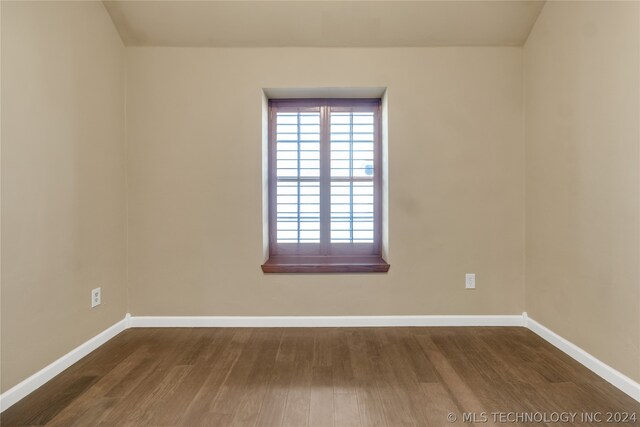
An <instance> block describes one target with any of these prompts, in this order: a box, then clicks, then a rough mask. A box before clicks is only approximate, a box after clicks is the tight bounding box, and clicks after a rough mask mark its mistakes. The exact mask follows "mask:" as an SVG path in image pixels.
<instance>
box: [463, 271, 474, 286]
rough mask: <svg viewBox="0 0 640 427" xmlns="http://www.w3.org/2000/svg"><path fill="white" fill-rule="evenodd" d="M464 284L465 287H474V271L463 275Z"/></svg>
mask: <svg viewBox="0 0 640 427" xmlns="http://www.w3.org/2000/svg"><path fill="white" fill-rule="evenodd" d="M464 286H465V288H467V289H475V288H476V274H475V273H467V274H465V275H464Z"/></svg>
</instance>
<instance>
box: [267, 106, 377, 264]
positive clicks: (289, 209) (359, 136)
mask: <svg viewBox="0 0 640 427" xmlns="http://www.w3.org/2000/svg"><path fill="white" fill-rule="evenodd" d="M379 109H380V101H379V100H369V99H368V100H359V99H358V100H344V99H340V100H275V101H273V100H272V101H270V112H269V115H270V117H269V118H270V122H269V125H270V154H269V173H270V174H269V188H270V194H269V206H270V220H269V223H270V224H269V225H270V229H269V232H270V255H271V256H274V255H275V256H287V255H289V256H313V257H323V256H329V257H331V256H333V257H336V256H341V257H348V256H351V255H353V256H363V255H366V256H374V255H377V256H379V255H380V252H381V249H380V240H381V239H380V234H381V231H380V206H381V201H380V187H381V185H380V183H381V175H380V164H381V162H380V141H379V138H380V118H379V117H380V115H379Z"/></svg>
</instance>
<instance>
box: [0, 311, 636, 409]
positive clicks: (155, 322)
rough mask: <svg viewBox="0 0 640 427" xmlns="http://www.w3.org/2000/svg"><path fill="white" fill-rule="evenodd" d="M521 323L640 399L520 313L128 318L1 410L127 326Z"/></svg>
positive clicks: (7, 396) (5, 398) (19, 390)
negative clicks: (486, 314)
mask: <svg viewBox="0 0 640 427" xmlns="http://www.w3.org/2000/svg"><path fill="white" fill-rule="evenodd" d="M388 326H524V327H526V328H528V329H530V330H531V331H533V332H534V333H536V334H537V335H539V336H540V337H542V338H543V339H545V340H546V341H548V342H549V343H550V344H552V345H553V346H555V347H557V348H558V349H560V350H562V351H563V352H565V353H566V354H568V355H569V356H571V357H572V358H573V359H575V360H576V361H578V362H579V363H581V364H583V365H584V366H586V367H587V368H588V369H590V370H591V371H593V372H595V373H596V374H597V375H599V376H600V377H602V378H603V379H605V380H606V381H608V382H610V383H611V384H612V385H614V386H615V387H617V388H618V389H620V390H621V391H623V392H624V393H626V394H627V395H629V396H631V397H632V398H634V399H635V400H637V401H639V402H640V384H638V383H637V382H635V381H633V380H632V379H631V378H629V377H627V376H625V375H624V374H622V373H620V372H618V371H616V370H615V369H613V368H612V367H610V366H608V365H607V364H605V363H604V362H602V361H600V360H598V359H596V358H595V357H593V356H592V355H590V354H589V353H587V352H586V351H584V350H582V349H581V348H580V347H578V346H576V345H575V344H573V343H571V342H570V341H568V340H566V339H564V338H562V337H561V336H559V335H558V334H556V333H554V332H552V331H551V330H549V329H547V328H546V327H544V326H542V325H541V324H540V323H538V322H536V321H535V320H533V319H531V318H530V317H528V316H527V313H523V314H522V315H503V316H501V315H495V316H493V315H488V316H485V315H477V316H473V315H471V316H130V315H129V314H127V315H126V316H125V318H124V319H122V320H121V321H119V322H118V323H116V324H115V325H113V326H111V327H110V328H108V329H107V330H105V331H103V332H101V333H100V334H98V335H96V336H95V337H93V338H91V339H90V340H88V341H87V342H85V343H84V344H81V345H80V346H78V347H77V348H75V349H74V350H72V351H70V352H69V353H67V354H66V355H64V356H62V357H61V358H59V359H58V360H56V361H55V362H53V363H51V364H50V365H49V366H47V367H45V368H43V369H41V370H40V371H38V372H37V373H35V374H33V375H32V376H30V377H29V378H27V379H26V380H24V381H22V382H21V383H20V384H18V385H16V386H14V387H12V388H11V389H9V390H7V391H6V392H4V393H2V395H0V412H2V411H4V410H5V409H7V408H9V407H10V406H12V405H13V404H15V403H16V402H18V401H19V400H21V399H22V398H24V397H25V396H27V395H28V394H29V393H31V392H33V391H35V390H36V389H38V388H39V387H40V386H42V385H43V384H45V383H46V382H47V381H49V380H51V379H52V378H53V377H55V376H56V375H58V374H59V373H61V372H62V371H64V370H65V369H67V368H68V367H69V366H71V365H73V364H74V363H76V362H77V361H78V360H80V359H82V358H83V357H84V356H86V355H87V354H89V353H90V352H92V351H93V350H95V349H97V348H98V347H100V346H101V345H102V344H104V343H106V342H107V341H109V340H110V339H111V338H113V337H115V336H116V335H117V334H119V333H120V332H122V331H124V330H125V329H128V328H163V327H164V328H186V327H218V328H229V327H269V328H276V327H388Z"/></svg>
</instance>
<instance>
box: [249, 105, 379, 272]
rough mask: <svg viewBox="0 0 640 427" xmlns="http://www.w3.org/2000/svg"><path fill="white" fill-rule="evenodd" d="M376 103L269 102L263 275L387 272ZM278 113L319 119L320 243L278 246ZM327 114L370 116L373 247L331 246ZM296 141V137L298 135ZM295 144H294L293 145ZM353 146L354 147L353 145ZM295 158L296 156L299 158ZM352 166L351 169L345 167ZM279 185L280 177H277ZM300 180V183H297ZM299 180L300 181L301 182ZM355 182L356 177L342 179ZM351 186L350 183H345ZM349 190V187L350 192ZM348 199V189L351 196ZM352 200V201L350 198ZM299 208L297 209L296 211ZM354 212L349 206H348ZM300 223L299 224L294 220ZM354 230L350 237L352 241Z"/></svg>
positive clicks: (329, 159) (369, 179)
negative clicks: (266, 254) (266, 247)
mask: <svg viewBox="0 0 640 427" xmlns="http://www.w3.org/2000/svg"><path fill="white" fill-rule="evenodd" d="M380 105H381V104H380V100H379V99H290V100H271V101H269V150H268V151H269V159H268V164H269V166H268V167H269V186H268V191H269V259H268V260H267V262H265V263H264V264H263V265H262V271H263V272H265V273H380V272H387V271H388V270H389V264H387V263H386V262H385V261H384V259H383V258H382V229H381V226H382V218H381V214H382V159H381V155H382V147H381V117H380ZM278 112H284V113H287V112H288V113H291V112H294V113H296V112H299V113H304V112H314V113H319V116H320V134H319V139H320V143H319V159H320V164H319V167H320V170H319V177H316V178H314V179H311V181H313V182H318V186H319V211H320V215H319V216H320V220H319V223H320V232H319V242H314V243H300V242H299V240H300V238H299V235H300V232H298V233H299V235H298V240H297V243H282V242H277V240H276V226H277V223H276V215H277V195H276V193H277V188H278V187H277V186H278V176H277V169H276V156H277V144H276V123H275V121H276V117H277V113H278ZM332 112H335V113H340V112H353V113H357V112H373V113H374V126H373V128H374V137H373V147H374V148H373V150H374V155H373V168H374V174H373V178H366V179H363V181H366V182H372V183H373V228H374V232H373V242H372V243H355V242H353V241H351V243H331V234H330V233H331V231H330V227H331V223H330V216H331V212H330V209H331V199H330V197H331V195H330V194H331V183H332V182H338V181H340V179H336V178H335V177H334V178H333V179H332V177H331V148H330V139H331V131H330V115H331V113H332ZM298 136H300V135H298ZM298 144H299V143H298ZM352 144H353V142H352ZM298 158H299V157H298ZM350 167H351V166H350ZM280 180H282V178H280ZM298 180H300V178H298ZM300 181H302V180H300ZM344 181H345V182H357V181H358V178H354V177H350V178H345V179H344ZM350 185H351V186H353V184H350ZM351 188H352V189H353V187H351ZM350 194H353V190H351V193H350ZM352 197H353V196H352ZM352 202H353V200H352ZM298 209H300V206H298ZM351 209H353V207H351ZM298 221H299V219H298ZM353 234H354V233H353V231H352V237H351V238H353Z"/></svg>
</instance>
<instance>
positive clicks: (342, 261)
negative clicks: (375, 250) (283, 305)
mask: <svg viewBox="0 0 640 427" xmlns="http://www.w3.org/2000/svg"><path fill="white" fill-rule="evenodd" d="M389 267H390V266H389V264H387V262H386V261H385V260H383V259H382V258H381V257H327V258H323V257H271V258H269V260H267V262H265V263H264V264H263V265H262V271H263V272H264V273H386V272H387V271H389Z"/></svg>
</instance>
